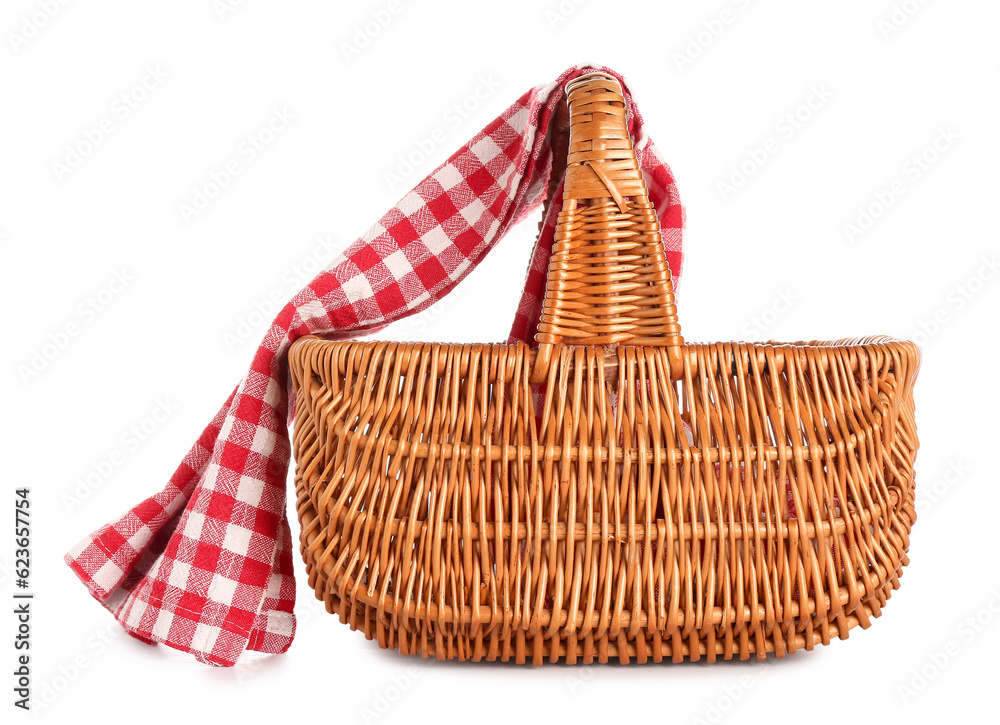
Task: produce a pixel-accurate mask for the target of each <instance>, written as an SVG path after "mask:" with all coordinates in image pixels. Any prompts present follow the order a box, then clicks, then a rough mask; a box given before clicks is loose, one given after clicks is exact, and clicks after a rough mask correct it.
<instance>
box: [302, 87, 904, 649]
mask: <svg viewBox="0 0 1000 725" xmlns="http://www.w3.org/2000/svg"><path fill="white" fill-rule="evenodd" d="M568 101H569V103H568V107H569V111H570V124H569V125H570V138H569V143H568V156H567V166H566V170H565V178H566V185H565V194H564V198H563V210H562V213H561V215H560V217H559V226H558V229H557V232H556V238H555V243H554V246H553V250H552V256H551V260H550V266H549V273H548V279H547V286H546V297H545V301H544V305H543V312H542V316H541V323H540V325H539V331H538V334H537V336H536V342H537V343H538V347H537V349H530V348H529V347H528V346H526V345H523V344H517V345H499V344H497V345H459V344H431V343H394V342H329V341H324V340H321V339H318V338H315V337H307V338H303V339H302V340H299V341H297V342H296V343H295V344H294V345H293V346H292V349H291V353H290V367H291V370H292V380H293V385H294V387H295V391H296V400H297V404H296V407H297V412H296V421H295V438H294V447H295V456H296V459H297V473H296V478H295V482H296V489H297V494H298V503H297V506H298V513H299V519H300V522H301V524H302V534H301V545H302V554H303V557H304V558H305V561H306V565H307V568H308V571H309V581H310V585H311V586H313V587H314V588H315V591H316V596H317V597H318V598H320V599H321V600H323V601H324V602H325V603H326V607H327V609H328V610H329V611H330V612H336V613H338V614H339V615H340V617H341V619H342V620H343V621H344V622H346V623H348V624H350V626H351V627H352V628H357V629H361V630H362V631H364V633H365V635H366V636H367V637H369V638H371V639H376V640H377V641H378V643H379V645H380V646H382V647H393V648H398V649H399V650H400V651H402V652H404V653H419V654H422V655H423V656H425V657H427V656H434V657H437V658H439V659H446V658H459V659H472V660H482V659H486V660H496V659H499V660H504V661H506V660H514V661H517V662H525V661H531V662H534V663H541V662H543V661H556V660H559V659H564V660H565V661H566V662H568V663H574V662H581V661H582V662H591V661H594V660H597V661H600V662H605V661H607V660H609V659H615V660H619V661H621V662H629V661H633V660H634V661H637V662H644V661H646V660H650V659H651V660H654V661H660V660H662V659H671V660H674V661H679V660H682V659H684V658H690V659H692V660H697V659H699V658H701V657H705V658H707V659H708V660H709V661H714V660H715V659H716V658H717V657H720V656H721V657H724V658H726V659H729V658H731V657H733V656H738V657H740V658H741V659H745V658H748V657H750V655H751V653H755V654H756V656H757V657H758V658H760V659H763V658H765V656H766V653H768V652H773V653H774V654H775V655H777V656H779V657H780V656H783V655H785V654H786V653H789V652H794V651H795V650H797V649H802V648H805V649H812V647H813V646H814V645H816V644H819V643H823V644H826V643H828V642H829V641H830V639H832V638H835V637H839V638H846V637H847V635H848V631H849V630H850V629H851V628H853V627H855V626H857V625H860V626H862V627H868V626H869V624H870V622H871V618H872V617H877V616H879V614H881V611H882V607H883V606H884V605H885V603H886V600H887V599H888V598H889V596H890V594H891V592H892V590H893V589H895V588H896V587H898V585H899V581H898V578H899V576H900V573H901V568H902V567H903V565H905V564H906V563H907V557H906V551H907V548H908V546H909V531H910V527H911V525H912V524H913V521H914V520H915V512H914V506H913V500H914V499H913V496H914V480H913V462H914V457H915V455H916V451H917V436H916V429H915V425H914V417H913V398H912V389H913V383H914V378H915V376H916V373H917V369H918V365H919V353H918V350H917V347H916V346H915V345H914V344H913V343H911V342H907V341H903V340H894V339H889V338H885V337H878V338H875V337H873V338H864V339H856V340H840V341H836V342H802V343H792V344H778V343H767V344H758V343H736V342H727V343H714V344H692V343H685V342H684V341H683V338H682V337H681V336H680V327H679V325H678V323H677V315H676V310H675V307H674V298H673V292H672V287H671V281H670V273H669V270H668V268H667V264H666V260H665V257H664V254H663V249H662V245H661V242H660V234H659V224H658V222H657V220H656V215H655V213H654V211H653V209H652V206H651V205H650V203H649V201H648V199H647V196H646V188H645V185H644V183H643V179H642V174H641V172H640V171H639V168H638V165H637V163H636V158H635V154H634V152H633V149H632V143H631V140H630V139H629V136H628V132H627V126H626V118H625V113H626V111H625V104H624V100H623V97H622V95H621V89H620V86H618V84H617V82H616V81H615V80H614V79H612V78H610V77H608V76H603V75H600V74H592V75H589V76H584V77H583V78H580V79H578V80H577V81H575V82H574V83H573V84H571V87H570V88H569V89H568ZM563 145H564V146H565V143H564V144H563ZM558 147H559V146H558V143H557V145H556V148H558ZM540 384H541V385H540Z"/></svg>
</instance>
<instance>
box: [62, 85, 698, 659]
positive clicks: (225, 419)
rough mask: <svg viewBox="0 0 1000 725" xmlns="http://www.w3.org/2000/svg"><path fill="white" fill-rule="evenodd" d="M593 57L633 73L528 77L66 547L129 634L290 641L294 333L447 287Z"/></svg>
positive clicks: (652, 159) (287, 312)
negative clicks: (204, 417) (186, 442)
mask: <svg viewBox="0 0 1000 725" xmlns="http://www.w3.org/2000/svg"><path fill="white" fill-rule="evenodd" d="M594 70H602V71H605V72H608V73H611V74H612V75H615V76H616V77H619V78H620V76H618V75H617V74H615V73H614V72H613V71H610V70H609V69H607V68H603V67H598V66H589V65H583V66H577V67H574V68H571V69H569V70H568V71H566V72H565V73H563V74H562V75H561V76H560V77H559V78H557V79H556V80H555V81H553V82H551V83H548V84H546V85H543V86H538V87H537V88H534V89H532V90H530V91H528V92H527V93H525V94H524V95H523V96H521V98H519V99H518V100H517V101H516V102H515V103H514V104H513V105H512V106H511V107H510V108H508V109H507V110H506V111H504V112H503V113H502V114H500V116H499V117H498V118H497V119H496V120H494V121H493V122H492V123H490V124H489V125H488V126H487V127H486V128H484V129H483V130H482V131H481V132H480V133H478V134H476V135H475V136H474V137H473V138H472V140H471V141H469V142H468V143H467V144H465V145H464V146H463V147H462V148H461V149H459V150H458V151H457V152H456V153H455V154H454V155H452V156H451V158H449V159H448V161H446V162H445V163H444V164H442V165H441V166H440V167H439V168H438V169H436V170H435V171H434V172H433V173H432V174H431V175H430V176H428V177H427V178H426V179H424V180H423V181H421V182H420V183H419V184H418V185H417V186H416V188H414V189H413V191H411V192H410V193H408V194H407V195H406V196H404V197H403V198H402V199H401V200H400V201H399V202H398V203H397V204H396V205H395V206H394V207H393V208H392V209H391V210H389V212H388V213H386V214H385V216H383V217H382V218H381V219H380V220H379V221H378V223H377V224H375V226H373V227H372V228H371V229H369V230H368V232H367V233H365V234H364V236H362V237H361V239H359V240H357V241H356V242H354V244H352V245H351V246H350V247H348V248H347V250H346V251H345V252H344V253H343V254H342V255H341V256H340V257H338V258H337V259H335V260H334V261H333V262H332V263H331V264H330V266H329V267H328V268H327V269H325V270H324V271H323V272H321V273H320V274H319V275H317V277H316V278H315V279H314V280H313V281H312V282H310V283H309V284H308V285H307V286H306V287H305V288H304V289H303V290H302V291H301V292H299V293H298V294H297V295H296V296H295V297H294V298H293V299H292V301H291V302H289V303H288V304H287V305H286V306H285V307H284V308H283V309H282V310H281V312H280V313H279V314H278V316H277V318H275V320H274V323H273V324H272V325H271V328H270V329H269V330H268V331H267V334H266V335H265V337H264V340H263V342H262V343H261V345H260V347H259V348H258V350H257V352H256V354H255V356H254V359H253V364H252V365H251V367H250V370H249V371H248V372H247V374H246V377H244V378H243V380H242V382H241V383H240V384H239V387H237V388H236V390H235V391H234V392H233V393H232V394H231V395H230V396H229V398H228V399H227V400H226V402H225V403H224V404H223V406H222V408H221V409H220V410H219V412H218V414H217V415H216V416H215V419H214V420H213V421H212V422H211V423H210V424H209V426H208V427H207V428H206V429H205V431H204V432H203V433H202V434H201V437H200V438H199V439H198V441H197V442H196V443H195V444H194V446H193V447H192V448H191V450H190V452H189V453H188V454H187V456H186V457H185V458H184V460H183V461H182V462H181V465H180V467H179V468H178V469H177V471H176V472H175V473H174V475H173V477H171V479H170V482H169V483H168V484H167V487H166V488H165V489H164V490H163V491H161V492H160V493H158V494H156V495H154V496H152V497H150V498H148V499H146V500H145V501H143V502H142V503H140V504H139V505H138V506H136V507H135V508H133V509H131V510H130V511H129V512H128V513H126V514H125V515H124V516H122V517H121V518H119V519H117V520H116V521H112V522H111V523H109V524H107V525H105V526H103V527H101V528H100V529H98V530H97V531H95V532H94V533H93V534H91V535H90V536H88V537H87V538H86V539H84V540H83V541H81V542H80V543H79V544H78V545H77V546H76V547H74V548H73V550H72V551H70V552H69V553H68V554H67V555H66V562H67V563H68V564H69V565H70V567H72V569H73V571H75V572H76V574H77V576H79V577H80V579H81V580H82V581H83V583H84V584H86V586H87V588H88V589H89V590H90V592H91V594H92V595H93V596H94V597H95V598H96V599H97V600H98V601H100V602H101V603H102V604H103V605H104V606H105V607H107V608H108V609H109V610H110V611H111V612H112V613H113V614H114V616H115V618H116V619H117V620H118V621H119V622H120V623H121V624H122V626H123V627H125V629H126V630H127V631H128V632H129V634H131V635H133V636H134V637H137V638H138V639H141V640H143V641H145V642H150V643H153V642H160V643H163V644H166V645H169V646H171V647H176V648H177V649H180V650H183V651H185V652H190V653H191V654H193V655H194V656H195V657H197V658H198V660H200V661H202V662H206V663H210V664H213V665H233V664H235V662H236V660H237V658H238V657H239V656H240V654H241V653H242V652H243V651H244V650H246V649H250V650H256V651H260V652H284V651H285V650H286V649H287V648H288V646H289V645H290V644H291V642H292V637H293V636H294V633H295V616H294V614H293V606H294V603H295V584H294V580H293V566H292V548H293V545H292V535H291V530H290V528H289V524H288V519H287V517H286V514H285V484H286V476H287V472H288V463H289V456H290V446H289V438H288V426H289V424H290V423H291V419H292V416H293V414H294V401H293V400H292V398H291V389H290V387H289V382H288V377H289V376H288V374H287V367H286V364H285V363H286V354H287V351H288V347H289V345H290V344H291V343H292V342H293V341H294V340H295V339H296V338H298V337H300V336H302V335H306V334H310V333H314V334H321V335H323V336H325V337H327V338H330V339H345V338H350V337H356V336H358V335H361V334H366V333H371V332H373V331H376V330H378V329H380V328H382V327H384V326H385V325H387V324H389V323H391V322H394V321H396V320H399V319H402V318H404V317H406V316H408V315H412V314H414V313H415V312H419V311H420V310H423V309H425V308H426V307H428V306H429V305H431V304H433V303H434V302H435V301H437V300H439V299H441V298H442V297H444V295H446V294H447V293H448V292H449V291H450V290H451V289H452V288H453V287H454V286H455V285H456V284H458V283H459V282H460V281H461V280H462V279H463V278H464V277H465V276H466V275H467V274H468V273H469V272H470V271H471V270H472V269H473V268H474V267H475V266H476V265H477V264H479V262H481V261H482V260H483V258H484V257H485V256H486V254H487V253H488V252H489V251H490V249H492V248H493V245H494V244H496V242H497V241H499V240H500V239H501V238H502V237H503V236H504V234H506V232H507V231H508V230H509V229H510V228H511V227H512V226H513V225H515V224H516V223H517V222H519V221H520V220H522V219H524V218H525V217H526V216H527V215H528V214H530V213H531V212H532V211H533V210H535V209H537V207H538V206H539V205H540V204H541V203H542V202H543V201H544V195H545V194H546V192H547V188H548V176H549V171H550V167H551V163H552V150H551V147H550V145H549V144H548V143H547V141H546V132H547V130H548V127H549V123H550V120H551V119H552V117H553V113H554V111H555V109H556V105H557V104H558V103H561V102H563V87H564V85H565V84H566V83H567V82H568V81H569V80H572V79H573V78H575V77H576V76H578V75H581V74H582V73H584V72H589V71H594ZM622 83H623V87H624V88H625V96H626V99H627V101H628V106H629V112H630V114H629V118H630V124H631V132H632V136H633V139H635V146H636V153H637V155H638V157H639V163H640V166H641V168H642V170H643V173H644V174H645V177H646V183H647V184H648V186H649V195H650V200H651V201H652V202H653V204H654V205H655V207H656V209H657V212H658V213H659V218H660V221H661V224H662V226H663V240H664V245H665V247H666V253H667V258H668V261H669V262H670V267H671V269H672V270H673V272H674V274H675V275H678V274H679V273H680V269H681V257H682V255H681V228H682V225H683V211H682V208H681V205H680V200H679V197H678V195H677V188H676V186H675V184H674V179H673V176H672V174H671V172H670V169H669V168H668V167H667V165H666V163H664V161H663V159H662V157H661V156H660V154H659V152H658V151H657V149H656V147H655V146H654V145H653V142H652V141H651V140H650V139H649V137H648V136H647V135H646V132H645V130H644V128H643V124H642V117H641V115H640V114H639V113H638V111H637V109H636V108H635V106H634V104H633V103H632V99H631V94H630V93H629V91H628V87H627V85H626V84H625V82H624V81H622ZM556 193H557V194H560V193H561V189H560V190H557V191H556ZM557 198H558V197H557ZM559 206H560V205H559V204H558V203H555V204H552V205H551V208H550V213H549V215H548V219H546V220H545V224H544V226H543V231H542V233H541V235H540V237H539V241H538V243H537V245H536V248H535V251H534V253H533V256H532V261H531V265H530V268H529V270H528V275H527V279H526V282H525V288H524V294H523V296H522V299H521V304H520V306H519V309H518V311H517V315H516V319H515V321H514V326H513V328H512V330H511V334H510V341H516V340H530V339H531V338H532V336H533V335H534V332H535V328H536V326H537V324H538V315H539V309H540V305H541V297H542V293H543V291H544V281H545V270H546V262H547V259H548V255H549V249H550V247H551V244H552V235H553V230H554V224H555V217H556V214H557V213H558V208H559Z"/></svg>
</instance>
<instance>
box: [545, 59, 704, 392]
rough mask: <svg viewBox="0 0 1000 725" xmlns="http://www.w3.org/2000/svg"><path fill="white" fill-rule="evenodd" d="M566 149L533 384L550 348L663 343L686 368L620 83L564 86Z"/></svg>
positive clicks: (677, 365) (592, 80)
mask: <svg viewBox="0 0 1000 725" xmlns="http://www.w3.org/2000/svg"><path fill="white" fill-rule="evenodd" d="M566 96H567V101H568V105H569V116H570V124H569V125H570V128H569V152H568V156H567V164H566V177H565V178H566V182H565V186H564V190H563V207H562V211H561V212H560V213H559V217H558V220H557V223H556V224H557V225H556V232H555V238H554V240H553V243H552V254H551V256H550V257H549V267H548V274H547V277H546V282H545V298H544V300H543V302H542V311H541V315H540V318H539V324H538V332H537V333H536V334H535V341H536V342H537V343H538V352H537V355H536V358H535V366H534V374H533V376H532V379H533V382H541V381H542V380H544V378H545V374H546V371H547V370H548V366H549V362H550V360H551V358H552V355H553V353H554V349H555V346H557V345H560V344H570V345H617V344H626V345H655V346H662V347H667V348H669V349H668V351H667V352H668V357H669V360H670V368H671V377H673V378H675V379H676V378H679V377H680V376H681V371H682V368H683V361H682V356H681V346H682V345H683V344H684V338H683V337H682V336H681V328H680V323H679V322H678V320H677V307H676V305H675V303H674V291H673V282H672V280H671V278H670V267H669V265H668V263H667V258H666V255H665V253H664V251H663V243H662V240H661V236H660V222H659V220H658V219H657V218H656V211H655V210H654V209H653V205H652V204H651V203H650V201H649V197H648V194H647V192H646V184H645V181H644V180H643V177H642V171H641V170H640V169H639V163H638V161H637V159H636V156H635V150H634V149H633V146H632V139H631V137H630V136H629V131H628V122H627V111H626V106H625V98H624V96H623V95H622V89H621V85H619V83H618V81H617V80H616V79H615V78H613V77H612V76H609V75H607V74H605V73H588V74H586V75H582V76H580V77H578V78H575V79H574V80H573V81H571V82H570V83H569V84H568V85H567V86H566Z"/></svg>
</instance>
